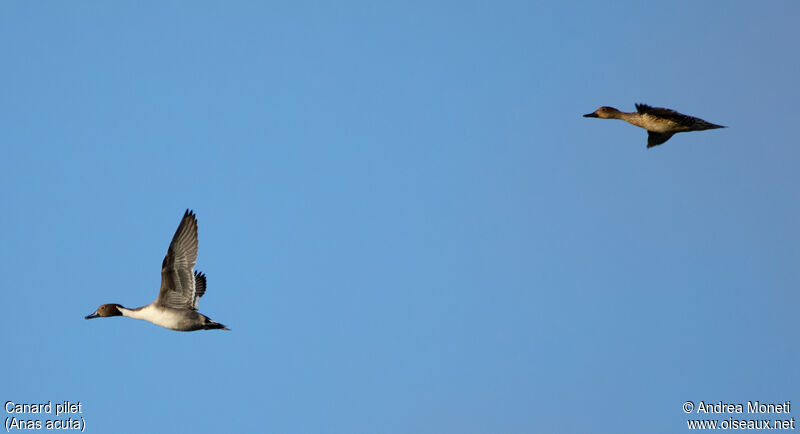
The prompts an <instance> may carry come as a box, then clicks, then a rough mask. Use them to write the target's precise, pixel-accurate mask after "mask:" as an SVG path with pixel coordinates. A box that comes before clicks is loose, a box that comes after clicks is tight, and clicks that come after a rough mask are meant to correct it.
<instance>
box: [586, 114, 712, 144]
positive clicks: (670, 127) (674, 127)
mask: <svg viewBox="0 0 800 434" xmlns="http://www.w3.org/2000/svg"><path fill="white" fill-rule="evenodd" d="M583 117H585V118H601V119H622V120H623V121H625V122H627V123H629V124H633V125H636V126H637V127H642V128H644V129H646V130H647V147H648V148H652V147H653V146H658V145H660V144H662V143H664V142H666V141H667V140H669V138H670V137H672V135H673V134H675V133H682V132H685V131H702V130H713V129H715V128H725V127H724V126H722V125H716V124H712V123H711V122H706V121H704V120H702V119H700V118H696V117H693V116H687V115H684V114H681V113H678V112H676V111H675V110H670V109H667V108H661V107H650V106H649V105H645V104H636V113H626V112H621V111H619V110H617V109H615V108H614V107H605V106H603V107H600V108H599V109H597V110H595V111H594V112H592V113H589V114H585V115H583Z"/></svg>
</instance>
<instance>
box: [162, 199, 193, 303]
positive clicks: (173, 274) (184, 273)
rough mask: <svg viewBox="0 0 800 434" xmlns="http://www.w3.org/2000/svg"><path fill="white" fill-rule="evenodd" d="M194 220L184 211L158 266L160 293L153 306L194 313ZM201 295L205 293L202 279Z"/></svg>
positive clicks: (189, 213)
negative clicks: (187, 310)
mask: <svg viewBox="0 0 800 434" xmlns="http://www.w3.org/2000/svg"><path fill="white" fill-rule="evenodd" d="M197 246H198V243H197V218H196V217H195V215H194V212H192V211H191V210H188V209H187V210H186V213H184V215H183V219H182V220H181V223H180V225H178V230H176V231H175V235H174V236H173V237H172V242H171V243H170V244H169V249H168V250H167V255H166V256H164V262H163V263H162V264H161V290H160V291H159V293H158V298H157V299H156V303H158V304H160V305H162V306H166V307H171V308H175V309H191V310H197V303H196V302H195V301H196V298H198V297H199V296H198V295H197V293H198V291H197V288H198V285H197V284H196V280H197V279H196V277H195V273H194V271H193V269H194V265H195V263H196V262H197ZM200 280H202V292H201V293H200V295H202V293H204V292H205V276H203V277H202V278H200Z"/></svg>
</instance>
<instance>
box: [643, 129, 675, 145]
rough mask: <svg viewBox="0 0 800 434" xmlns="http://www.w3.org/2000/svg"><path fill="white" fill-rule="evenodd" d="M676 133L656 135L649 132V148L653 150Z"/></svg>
mask: <svg viewBox="0 0 800 434" xmlns="http://www.w3.org/2000/svg"><path fill="white" fill-rule="evenodd" d="M673 134H675V133H656V132H653V131H648V132H647V147H648V148H652V147H653V146H658V145H660V144H662V143H664V142H666V141H667V140H669V138H670V137H672V135H673Z"/></svg>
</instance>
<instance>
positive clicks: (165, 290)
mask: <svg viewBox="0 0 800 434" xmlns="http://www.w3.org/2000/svg"><path fill="white" fill-rule="evenodd" d="M196 262H197V218H196V217H195V215H194V212H193V211H191V210H188V209H187V210H186V212H185V213H184V214H183V219H182V220H181V223H180V225H178V230H176V231H175V235H174V236H173V237H172V242H171V243H170V244H169V249H167V255H166V256H164V262H163V263H162V264H161V290H160V291H159V292H158V298H156V301H154V302H152V303H150V304H148V305H146V306H142V307H137V308H136V309H128V308H126V307H123V306H121V305H119V304H104V305H101V306H100V307H98V308H97V310H96V311H94V313H92V314H91V315H87V316H86V319H91V318H97V317H108V316H126V317H129V318H134V319H141V320H145V321H150V322H151V323H153V324H155V325H158V326H161V327H164V328H167V329H170V330H178V331H184V332H189V331H193V330H209V329H222V330H230V329H229V328H227V327H225V326H224V325H222V324H220V323H218V322H215V321H212V320H211V318H209V317H207V316H205V315H203V314H202V313H200V312H198V311H197V303H198V301H199V300H200V297H202V296H203V294H205V292H206V275H205V274H203V273H201V272H199V271H194V265H195V263H196Z"/></svg>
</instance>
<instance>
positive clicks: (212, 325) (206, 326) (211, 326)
mask: <svg viewBox="0 0 800 434" xmlns="http://www.w3.org/2000/svg"><path fill="white" fill-rule="evenodd" d="M216 329H220V330H230V329H229V328H227V327H225V324H220V323H218V322H216V321H212V320H211V319H210V318H208V317H206V323H205V324H203V330H216Z"/></svg>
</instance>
